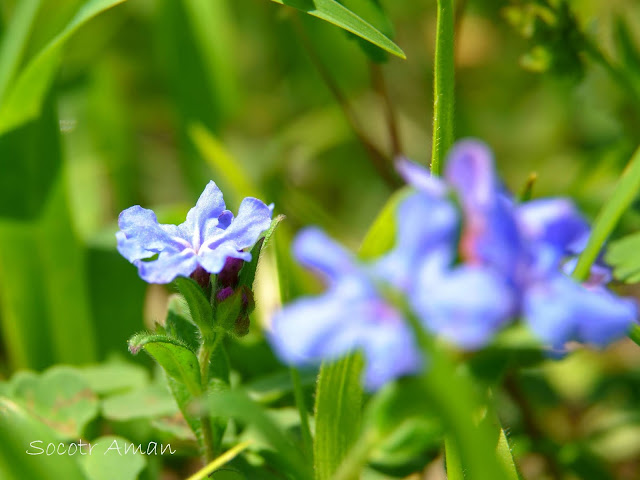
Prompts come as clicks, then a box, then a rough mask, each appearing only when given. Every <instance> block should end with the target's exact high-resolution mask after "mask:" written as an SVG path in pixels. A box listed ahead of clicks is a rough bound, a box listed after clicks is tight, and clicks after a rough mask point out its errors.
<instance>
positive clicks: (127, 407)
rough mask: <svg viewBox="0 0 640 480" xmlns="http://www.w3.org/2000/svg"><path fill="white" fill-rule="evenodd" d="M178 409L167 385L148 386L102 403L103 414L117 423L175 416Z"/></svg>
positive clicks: (113, 396)
mask: <svg viewBox="0 0 640 480" xmlns="http://www.w3.org/2000/svg"><path fill="white" fill-rule="evenodd" d="M176 413H178V407H177V405H176V402H175V400H174V399H173V397H172V396H171V394H170V392H169V390H168V389H167V387H166V386H165V385H157V384H153V385H148V386H146V387H143V388H139V389H137V390H133V391H131V392H127V393H122V394H118V395H112V396H110V397H107V398H105V399H104V400H103V402H102V414H103V415H104V417H105V418H107V419H109V420H115V421H120V422H124V421H128V420H135V419H140V418H160V417H166V416H171V415H175V414H176Z"/></svg>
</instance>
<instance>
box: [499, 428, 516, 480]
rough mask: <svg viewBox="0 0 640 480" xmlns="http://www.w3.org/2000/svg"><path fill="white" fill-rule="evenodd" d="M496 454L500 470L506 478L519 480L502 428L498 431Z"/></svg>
mask: <svg viewBox="0 0 640 480" xmlns="http://www.w3.org/2000/svg"><path fill="white" fill-rule="evenodd" d="M496 453H497V454H498V461H499V462H500V463H501V464H502V468H503V469H504V471H505V472H506V473H507V477H506V478H508V479H509V480H520V475H518V469H517V468H516V464H515V462H514V460H513V455H512V454H511V447H510V446H509V441H508V440H507V435H506V434H505V433H504V429H502V428H501V429H500V436H499V437H498V446H497V447H496Z"/></svg>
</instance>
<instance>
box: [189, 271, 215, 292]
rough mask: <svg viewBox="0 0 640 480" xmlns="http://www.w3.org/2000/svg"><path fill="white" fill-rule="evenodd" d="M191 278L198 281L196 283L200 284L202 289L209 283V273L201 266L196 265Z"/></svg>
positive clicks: (207, 286)
mask: <svg viewBox="0 0 640 480" xmlns="http://www.w3.org/2000/svg"><path fill="white" fill-rule="evenodd" d="M191 278H192V279H193V280H195V281H196V282H198V285H200V286H201V287H202V289H203V290H206V289H207V288H209V283H211V277H210V275H209V273H208V272H207V271H206V270H205V269H204V268H202V267H201V266H198V267H197V268H196V269H195V270H194V271H193V273H192V274H191Z"/></svg>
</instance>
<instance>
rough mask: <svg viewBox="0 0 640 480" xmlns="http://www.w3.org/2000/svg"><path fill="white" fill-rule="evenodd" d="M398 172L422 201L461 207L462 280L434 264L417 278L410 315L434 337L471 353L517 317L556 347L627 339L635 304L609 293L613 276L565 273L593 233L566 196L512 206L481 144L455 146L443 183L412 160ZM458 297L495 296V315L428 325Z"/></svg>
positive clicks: (600, 270)
mask: <svg viewBox="0 0 640 480" xmlns="http://www.w3.org/2000/svg"><path fill="white" fill-rule="evenodd" d="M398 170H399V171H400V173H401V174H402V175H403V176H404V177H405V179H406V180H407V181H408V182H409V183H411V184H413V185H414V186H415V187H416V188H417V189H418V190H419V191H421V192H423V194H424V195H429V196H431V197H444V196H447V195H449V196H452V197H454V198H456V199H457V201H458V203H459V205H460V207H461V210H462V217H463V218H462V224H461V232H460V241H459V245H458V255H459V258H460V260H461V261H462V263H463V266H459V267H456V268H457V269H458V270H459V271H462V272H463V273H464V275H463V273H457V274H456V275H455V276H454V277H453V278H452V281H450V282H449V281H447V280H446V279H445V281H443V280H442V278H443V277H442V272H446V271H447V270H446V269H443V268H439V269H438V268H433V267H430V268H428V269H426V270H425V271H424V272H423V273H421V274H420V275H419V276H418V277H417V279H418V280H417V282H416V285H417V288H418V289H419V291H418V292H417V293H414V297H413V298H414V302H413V303H414V305H415V307H414V308H416V310H417V311H418V312H419V313H420V314H421V316H422V317H423V319H424V321H425V322H426V323H427V324H428V325H431V326H432V328H433V329H434V330H435V331H437V332H439V333H442V334H443V335H445V336H448V337H450V338H451V339H452V340H453V341H455V342H456V343H458V344H459V345H461V346H463V347H468V348H474V347H477V346H480V345H482V344H483V343H485V342H486V341H488V340H489V339H490V334H491V332H492V331H495V330H496V329H497V328H499V327H500V326H501V325H503V324H504V323H505V318H507V317H510V318H517V317H518V316H522V317H523V318H524V320H525V321H526V322H527V323H528V325H529V326H530V328H531V329H532V330H533V332H534V333H536V334H537V335H538V336H539V337H540V338H541V339H542V340H543V341H544V342H545V343H546V344H549V345H551V346H552V347H553V348H556V349H558V348H561V347H562V346H563V345H564V344H565V343H566V342H567V341H569V340H576V341H580V342H585V343H591V344H594V345H598V346H603V345H606V344H607V343H609V342H611V341H613V340H615V339H617V338H620V337H622V336H624V335H625V334H626V333H627V331H628V329H629V327H630V325H631V323H632V322H633V321H635V319H636V318H637V308H636V305H635V303H634V302H632V301H630V300H628V299H623V298H619V297H617V296H616V295H614V294H613V293H612V292H610V291H608V290H607V289H606V288H605V286H604V285H605V283H606V282H607V281H608V280H609V275H608V274H607V269H606V268H605V266H604V265H603V264H602V263H601V262H599V263H597V264H596V265H594V267H593V268H592V278H591V279H590V280H589V281H587V282H585V283H584V284H579V283H577V282H575V281H574V280H572V279H571V278H570V277H568V276H567V274H566V273H570V271H571V270H573V266H574V265H575V263H574V259H572V258H571V256H572V255H576V254H577V253H579V252H580V251H581V249H582V248H583V247H584V244H585V242H586V239H587V238H588V235H589V231H590V229H589V225H588V223H587V222H586V220H585V219H584V218H583V217H582V215H581V214H580V213H579V212H578V210H577V209H576V208H575V206H574V204H573V203H572V202H571V201H570V200H568V199H564V198H551V199H540V200H533V201H530V202H525V203H521V204H518V203H516V202H515V201H514V200H513V198H512V197H511V196H510V195H509V194H508V192H506V191H505V190H504V188H503V186H502V185H501V183H500V181H499V179H498V178H497V175H496V174H495V170H494V166H493V158H492V155H491V152H490V150H489V149H488V148H487V147H486V146H484V145H483V144H482V143H479V142H477V141H473V140H466V141H462V142H459V143H458V144H457V145H456V146H454V148H453V149H452V151H451V153H450V155H449V159H448V163H447V168H446V171H445V175H444V179H439V178H434V177H432V176H431V175H430V173H429V172H428V171H427V170H426V169H424V168H422V167H420V166H418V165H416V164H413V163H411V162H409V161H408V160H400V161H399V163H398ZM454 271H455V269H454ZM481 277H484V279H482V278H481ZM449 278H451V275H449ZM463 279H464V281H463ZM489 285H493V287H492V288H490V289H489V290H487V291H484V289H487V288H489ZM500 291H502V293H500ZM455 292H458V295H459V303H469V305H470V306H471V305H473V304H474V303H476V302H478V299H479V298H480V299H488V298H493V302H494V303H495V305H494V308H493V309H489V310H487V311H486V313H484V314H483V313H481V311H482V309H480V308H476V309H473V308H469V309H468V311H470V312H474V311H475V312H478V315H477V317H476V318H475V319H474V318H473V317H464V316H460V315H459V314H456V312H455V310H451V314H449V315H446V316H444V317H442V318H441V319H440V320H434V318H437V317H438V315H437V313H434V312H444V311H446V305H447V298H450V299H451V301H452V302H453V301H454V300H455V296H456V294H455ZM505 299H506V300H505ZM454 303H455V302H454ZM454 306H455V305H453V306H452V308H453V307H454ZM429 307H430V308H429ZM465 329H467V333H466V334H465V333H462V332H464V331H465Z"/></svg>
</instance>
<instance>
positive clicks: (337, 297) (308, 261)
mask: <svg viewBox="0 0 640 480" xmlns="http://www.w3.org/2000/svg"><path fill="white" fill-rule="evenodd" d="M294 253H295V256H296V257H297V259H298V261H300V262H301V263H302V264H304V265H305V266H307V267H309V268H310V269H313V270H315V271H316V272H317V273H319V274H321V275H322V276H323V278H324V279H325V281H326V283H327V290H326V291H325V292H324V293H323V294H321V295H319V296H316V297H305V298H302V299H299V300H297V301H295V302H293V303H291V304H289V305H287V306H285V307H284V308H283V309H282V310H281V311H279V312H278V313H276V314H275V316H274V317H273V322H272V329H271V332H270V334H269V337H270V340H271V343H272V345H273V346H274V349H275V351H276V353H277V354H278V355H279V356H280V357H281V358H282V359H283V360H284V361H286V362H287V363H291V364H295V365H303V366H304V365H313V364H319V363H320V362H321V361H323V360H329V361H330V360H335V359H337V358H339V357H342V356H344V355H345V354H347V353H349V352H354V351H359V352H361V353H362V355H363V356H364V358H365V373H364V383H365V386H366V388H367V389H369V390H376V389H377V388H379V387H381V386H382V385H384V384H385V383H387V382H388V381H390V380H392V379H394V378H397V377H400V376H402V375H407V374H411V373H415V372H417V371H419V370H420V369H421V367H422V363H423V362H422V357H421V355H420V352H419V350H418V347H417V345H416V343H415V340H414V338H413V335H412V332H411V330H410V328H409V326H408V325H407V323H406V321H405V319H404V316H403V314H402V313H401V311H400V310H399V309H398V308H397V307H396V306H395V305H393V304H392V302H390V301H389V300H388V299H387V298H385V296H384V294H383V288H384V287H383V285H384V284H386V280H385V278H384V277H381V276H380V275H379V274H378V272H377V271H376V270H377V269H376V267H375V266H372V265H365V264H362V263H359V262H357V261H356V259H355V258H353V256H352V255H351V254H350V253H349V252H347V251H346V250H345V249H343V248H342V247H341V246H340V245H338V244H336V243H335V242H334V241H333V240H331V239H330V238H329V237H327V236H326V235H325V234H324V233H323V232H321V231H320V230H318V229H315V228H309V229H306V230H303V231H302V232H301V233H300V234H299V235H298V236H297V237H296V240H295V242H294Z"/></svg>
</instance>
